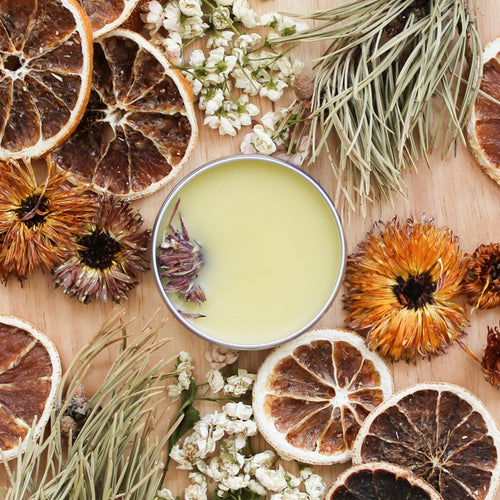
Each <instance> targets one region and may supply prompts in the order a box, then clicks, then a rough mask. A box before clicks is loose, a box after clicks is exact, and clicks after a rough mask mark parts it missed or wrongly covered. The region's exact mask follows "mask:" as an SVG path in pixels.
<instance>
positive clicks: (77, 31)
mask: <svg viewBox="0 0 500 500" xmlns="http://www.w3.org/2000/svg"><path fill="white" fill-rule="evenodd" d="M0 60H1V63H0V158H3V159H8V158H23V157H40V156H42V155H44V154H45V153H47V152H48V151H50V150H51V149H52V148H54V147H56V146H57V145H59V144H60V143H61V142H62V141H63V140H64V139H65V138H66V137H67V136H68V135H69V134H70V133H71V132H72V131H73V129H74V128H75V127H76V125H77V124H78V122H79V121H80V118H81V116H82V114H83V110H84V108H85V106H86V104H87V101H88V97H89V92H90V83H91V73H92V30H91V26H90V21H89V19H88V16H87V15H86V14H85V12H84V11H83V9H82V8H81V7H80V5H79V4H78V3H77V2H76V0H39V1H38V2H35V1H27V0H26V1H23V2H4V3H2V5H0Z"/></svg>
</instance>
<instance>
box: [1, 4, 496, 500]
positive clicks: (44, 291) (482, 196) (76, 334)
mask: <svg viewBox="0 0 500 500" xmlns="http://www.w3.org/2000/svg"><path fill="white" fill-rule="evenodd" d="M340 1H341V0H308V1H306V2H295V1H293V0H269V1H265V2H264V1H262V0H251V4H252V6H253V7H254V8H255V9H256V10H258V11H259V12H264V11H268V12H269V11H273V10H282V11H294V12H297V9H301V11H302V12H304V13H305V12H309V11H311V10H313V9H315V8H326V7H328V6H330V5H333V4H338V3H339V2H340ZM477 3H478V6H479V9H480V13H481V15H480V18H479V19H478V25H479V30H480V35H481V40H482V42H483V45H484V44H485V43H486V42H487V41H489V40H490V39H492V38H494V37H496V36H497V35H500V16H498V5H497V3H498V0H477ZM321 48H322V47H321V46H320V45H312V44H308V45H306V46H302V47H299V48H298V49H297V50H296V54H297V56H298V57H299V58H300V59H302V60H304V61H309V64H310V61H311V54H313V55H319V54H320V52H321ZM287 103H288V100H286V99H284V100H283V102H281V103H279V104H280V105H286V104H287ZM199 119H200V120H201V115H200V116H199ZM241 139H242V135H241V136H240V137H237V138H229V137H221V136H219V135H218V134H217V132H215V131H213V130H211V129H209V128H207V127H200V138H199V142H198V144H197V146H196V150H195V152H194V155H193V156H192V158H191V160H190V162H189V164H188V165H187V167H186V170H185V173H187V172H189V171H190V170H192V169H194V168H195V167H197V166H199V165H201V164H203V163H205V162H206V161H208V160H212V159H215V158H217V157H220V156H225V155H228V154H234V153H238V152H239V143H240V141H241ZM308 171H309V173H310V174H311V175H312V176H313V177H314V178H316V179H317V180H318V181H319V182H320V183H321V184H322V185H323V187H324V188H325V189H326V191H327V192H329V193H330V194H333V192H334V182H333V177H332V174H331V171H330V167H329V164H328V162H327V161H326V159H324V158H323V159H322V160H321V161H318V162H317V163H316V164H315V165H314V166H313V167H311V168H309V169H308ZM405 181H406V183H407V185H408V200H407V201H406V202H405V201H404V200H402V199H397V200H396V202H395V205H394V206H390V205H389V204H387V203H376V204H375V205H374V206H373V207H371V208H370V209H369V210H368V212H367V214H366V216H365V217H362V216H361V215H359V214H354V215H353V216H351V219H350V221H349V223H347V224H346V225H345V233H346V240H347V249H348V252H352V251H353V250H354V249H355V248H356V246H357V244H358V242H360V241H361V240H362V239H363V238H364V235H365V234H366V232H367V231H368V230H369V229H370V228H371V226H372V224H373V222H374V221H377V220H383V221H386V220H389V219H391V218H392V217H393V216H394V215H398V216H399V217H400V218H406V217H407V216H410V215H416V216H418V215H421V214H424V213H425V214H426V215H428V216H433V217H434V218H435V221H436V224H438V225H445V226H448V227H449V228H450V229H452V230H453V231H454V233H455V234H456V235H457V236H458V237H459V239H460V244H461V248H462V249H463V250H464V251H466V252H472V251H473V250H474V249H475V248H476V247H477V246H478V245H479V244H481V243H490V242H498V241H500V226H499V223H498V221H499V220H500V203H499V199H500V186H499V185H497V184H496V183H494V182H493V181H492V180H491V179H490V178H489V177H487V176H486V175H485V174H484V173H483V172H482V171H481V170H480V168H479V167H478V166H477V165H476V163H475V162H474V160H473V158H472V156H471V154H470V153H469V151H468V150H467V149H466V148H465V147H464V146H463V145H460V146H459V147H458V149H457V151H456V155H455V156H454V157H452V158H449V159H448V160H446V161H441V160H440V159H439V158H438V157H437V156H435V157H434V158H433V159H432V161H431V168H430V169H428V168H427V167H426V166H425V165H424V164H422V163H421V164H419V168H418V173H415V172H406V174H405ZM172 186H173V183H171V184H169V185H168V186H167V187H165V188H164V189H162V190H161V191H160V192H157V193H155V194H153V195H151V196H149V197H147V198H145V199H143V200H139V201H137V202H135V206H136V207H137V208H138V209H139V210H140V211H141V213H142V215H143V216H144V218H145V220H146V224H147V226H149V227H152V225H153V222H154V218H155V215H156V212H157V211H158V209H159V208H160V205H161V204H162V201H163V200H164V198H165V196H166V195H167V193H168V192H169V191H170V189H171V188H172ZM342 292H343V290H342V289H341V291H340V294H339V297H340V296H341V295H342ZM0 304H1V305H0V311H1V312H3V313H8V314H14V315H17V316H20V317H22V318H24V319H26V320H28V321H30V322H32V323H33V324H35V325H36V326H38V327H39V328H41V329H42V330H43V331H45V332H46V333H47V334H48V335H49V336H50V337H51V338H52V340H53V341H54V342H55V344H56V345H57V347H58V349H59V352H60V354H61V358H62V362H63V366H64V367H66V366H67V365H68V363H69V362H70V360H71V359H72V357H73V356H74V354H75V353H76V352H77V350H78V349H79V348H80V347H81V346H82V345H83V344H84V343H85V342H86V341H87V340H88V339H89V338H90V337H91V336H92V335H93V333H94V332H95V331H96V330H97V329H98V327H99V326H100V324H101V323H102V322H103V320H104V319H105V318H106V316H107V315H109V314H110V312H111V311H112V310H113V309H114V308H115V307H116V306H115V305H114V304H90V305H83V304H80V303H79V302H78V301H77V300H76V299H70V298H68V297H67V296H65V295H63V293H62V292H61V291H59V290H55V289H54V286H53V283H52V281H51V279H50V276H47V275H43V274H41V273H39V272H38V273H36V274H35V275H34V276H32V277H31V278H29V279H28V280H27V281H26V282H25V283H24V284H23V285H22V286H21V285H20V284H19V283H18V282H17V281H15V279H11V280H10V281H9V283H8V284H7V286H6V287H1V288H0ZM122 306H123V307H125V308H126V315H127V317H130V318H132V317H133V318H137V321H138V322H141V323H144V322H145V321H147V320H148V319H149V318H151V316H152V315H153V314H154V313H155V312H156V311H157V310H158V309H160V310H161V314H162V315H163V316H166V317H169V316H170V315H169V313H168V311H167V309H166V307H165V306H164V305H163V303H162V300H161V298H160V295H159V293H158V292H157V290H156V288H155V284H154V281H153V276H152V274H151V272H148V273H145V274H143V275H142V277H141V279H140V284H139V286H138V287H137V288H136V289H135V290H134V291H133V292H132V293H131V294H130V297H129V300H128V302H126V303H124V304H122ZM499 313H500V309H498V308H497V309H496V310H491V311H483V312H477V313H474V314H472V315H470V326H469V327H468V328H467V334H468V335H467V337H466V338H465V341H466V343H467V344H468V345H469V347H470V348H471V350H472V351H473V352H474V353H476V354H478V355H482V351H483V348H484V346H485V342H486V327H487V325H491V326H492V325H498V324H499V319H500V314H499ZM343 317H344V312H343V311H342V304H341V300H339V299H337V300H336V301H335V302H334V304H333V305H332V306H331V307H330V309H329V310H328V311H327V313H326V314H325V315H324V316H323V317H322V318H321V320H320V321H319V322H318V324H317V326H320V327H328V326H331V327H336V326H342V325H343ZM164 335H165V336H168V337H172V342H171V343H170V344H169V347H168V352H165V356H168V357H170V356H171V355H172V354H174V353H176V352H177V351H178V350H180V349H184V350H187V351H189V352H191V353H192V354H193V356H194V358H195V362H196V366H197V374H198V375H199V376H203V374H204V373H205V372H206V370H207V364H206V361H205V360H204V351H205V349H206V347H207V345H208V344H207V342H206V341H204V340H201V339H199V338H197V337H195V336H194V335H193V334H191V333H190V332H189V331H187V330H186V329H184V328H183V327H182V326H180V325H179V324H178V323H177V322H176V321H175V320H174V319H173V318H170V320H169V321H168V323H167V326H166V327H165V329H164ZM265 355H266V352H265V351H260V352H244V353H242V355H241V357H240V365H241V366H242V367H245V368H247V369H249V370H256V369H257V367H258V366H259V362H260V361H262V360H263V358H264V357H265ZM391 369H392V371H393V375H394V383H395V388H396V389H403V388H405V387H407V386H409V385H411V384H414V383H416V382H424V381H448V382H453V383H456V384H460V385H463V386H465V387H467V388H468V389H470V390H471V391H472V392H473V393H474V394H476V395H477V396H478V397H479V398H481V399H482V400H483V401H484V403H485V404H486V405H487V407H488V408H489V409H490V411H491V412H492V413H493V415H494V416H495V417H496V420H497V424H499V425H500V392H499V391H498V390H497V389H494V388H493V387H491V386H490V385H489V384H488V383H487V382H485V381H484V379H483V376H482V375H481V373H480V370H479V368H478V366H477V365H476V364H475V363H474V362H473V361H472V360H471V359H470V358H469V357H467V356H466V355H465V354H464V352H463V351H462V350H461V349H460V347H459V346H458V345H454V346H452V347H451V348H449V349H448V352H447V354H446V355H444V356H441V357H438V358H435V359H432V360H430V361H428V360H420V361H418V362H416V363H415V364H406V363H404V362H400V363H398V364H393V365H392V367H391ZM96 370H97V371H96V373H95V376H96V379H97V378H98V376H99V368H98V367H97V368H96ZM317 470H318V472H319V473H321V474H323V475H324V477H325V479H326V480H327V481H329V480H331V479H333V478H334V477H335V475H336V473H337V472H338V471H339V470H341V468H340V467H337V468H326V467H324V468H318V469H317ZM169 486H170V487H171V488H172V489H173V490H174V491H176V492H177V493H179V492H181V490H182V480H177V479H175V480H172V482H171V484H169ZM497 499H499V500H500V494H499V495H497Z"/></svg>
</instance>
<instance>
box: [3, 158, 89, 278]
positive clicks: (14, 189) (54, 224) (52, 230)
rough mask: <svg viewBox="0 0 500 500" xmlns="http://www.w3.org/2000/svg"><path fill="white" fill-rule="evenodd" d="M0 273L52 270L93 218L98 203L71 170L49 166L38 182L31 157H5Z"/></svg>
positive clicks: (5, 274) (22, 274)
mask: <svg viewBox="0 0 500 500" xmlns="http://www.w3.org/2000/svg"><path fill="white" fill-rule="evenodd" d="M0 179H1V183H0V235H1V236H0V276H1V278H2V280H3V281H6V280H7V279H8V277H9V275H10V274H11V273H14V274H15V275H16V276H17V278H18V279H19V280H23V279H25V278H26V277H27V276H28V275H30V274H31V273H32V272H33V270H34V269H36V268H38V267H41V268H42V269H46V270H51V269H52V268H53V267H54V266H57V265H59V264H61V263H62V262H63V261H64V259H65V258H66V256H67V255H68V253H69V252H70V251H71V250H72V248H73V246H74V243H73V239H74V237H75V236H76V235H78V234H80V233H81V230H82V227H83V225H84V224H85V223H86V222H88V221H89V220H90V219H91V218H92V214H93V213H94V211H95V203H94V201H93V200H92V199H91V198H90V197H89V196H86V195H85V193H84V192H83V189H82V188H79V187H73V186H70V185H69V184H68V183H67V182H66V174H64V173H54V172H52V171H51V170H50V169H49V172H48V174H47V177H46V179H45V180H44V181H43V182H42V183H40V184H39V183H38V182H37V180H36V178H35V173H34V171H33V169H32V167H31V165H30V164H29V163H26V164H23V163H17V162H15V161H10V162H0Z"/></svg>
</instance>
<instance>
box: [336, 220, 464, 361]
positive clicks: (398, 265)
mask: <svg viewBox="0 0 500 500" xmlns="http://www.w3.org/2000/svg"><path fill="white" fill-rule="evenodd" d="M464 274H465V267H464V266H463V263H462V252H461V250H460V249H459V246H458V240H457V238H456V237H454V236H453V234H452V232H451V231H450V230H449V229H447V228H437V227H436V226H435V225H434V223H433V221H432V220H429V219H424V220H421V221H418V220H414V219H413V218H409V219H408V220H406V221H405V222H403V223H400V222H399V221H398V220H397V219H396V218H394V219H393V220H392V221H391V222H389V223H386V224H377V225H375V226H374V228H373V230H372V231H371V232H370V233H369V234H368V237H367V239H366V240H365V241H364V242H362V243H361V244H360V248H359V250H358V251H357V252H355V253H353V254H352V255H350V256H349V257H348V259H347V267H346V276H345V283H346V286H347V293H346V295H345V297H344V303H345V308H346V309H347V311H348V315H347V317H346V324H347V325H348V326H349V327H351V328H353V329H355V330H358V331H361V332H362V333H366V335H367V343H368V345H369V347H370V348H371V349H374V350H375V349H377V350H379V351H380V352H381V353H382V354H383V355H386V356H389V357H390V358H392V359H393V360H395V361H397V360H400V359H405V360H411V359H414V358H415V357H416V356H418V355H421V356H428V355H432V354H438V353H439V352H440V351H442V350H443V348H444V347H445V346H446V345H448V344H451V343H452V342H453V341H454V340H456V339H457V337H458V336H459V335H460V334H461V333H462V331H463V328H464V327H465V326H466V325H467V318H466V316H465V310H464V307H463V306H462V305H460V304H458V303H455V302H453V301H452V299H453V298H455V297H456V296H458V295H459V294H460V293H461V282H462V279H463V277H464Z"/></svg>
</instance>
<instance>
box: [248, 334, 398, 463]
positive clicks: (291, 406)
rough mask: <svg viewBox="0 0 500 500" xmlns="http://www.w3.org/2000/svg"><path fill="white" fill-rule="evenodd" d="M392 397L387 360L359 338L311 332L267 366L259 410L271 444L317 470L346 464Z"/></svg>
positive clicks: (258, 391) (257, 394)
mask: <svg viewBox="0 0 500 500" xmlns="http://www.w3.org/2000/svg"><path fill="white" fill-rule="evenodd" d="M391 393H392V380H391V375H390V372H389V369H388V368H387V365H386V364H385V363H384V361H383V360H382V359H381V358H380V357H379V356H378V355H377V354H376V353H374V352H372V351H370V350H369V349H368V348H367V347H366V346H365V343H364V341H363V339H362V338H361V337H359V336H358V335H356V334H354V333H351V332H348V331H343V330H334V329H319V330H312V331H310V332H308V333H306V334H304V335H301V336H300V337H298V338H296V339H294V340H292V341H290V342H288V343H286V344H283V345H282V346H281V347H279V348H277V349H276V350H275V351H273V352H272V353H271V354H270V355H269V356H268V357H267V358H266V360H265V361H264V363H263V364H262V366H261V367H260V369H259V371H258V373H257V378H256V381H255V385H254V389H253V409H254V414H255V421H256V423H257V426H258V428H259V430H260V432H261V434H262V435H263V436H264V438H265V439H266V440H267V441H268V442H269V443H270V444H271V445H272V446H273V447H274V448H276V450H277V451H278V452H279V453H281V454H282V455H284V456H288V457H291V458H294V459H296V460H299V461H300V462H305V463H310V464H331V463H336V462H345V461H347V460H349V459H350V458H351V454H352V452H351V449H352V445H353V443H354V439H355V438H356V435H357V433H358V430H359V428H360V426H361V424H362V422H363V420H364V419H365V418H366V416H367V415H368V414H369V412H370V411H372V410H373V409H374V408H375V407H377V406H378V405H379V404H380V403H381V402H382V401H383V400H384V399H386V398H387V397H388V396H389V395H390V394H391Z"/></svg>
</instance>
